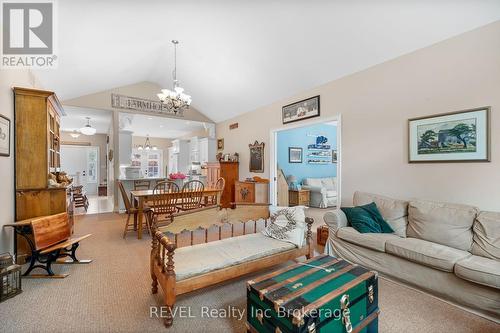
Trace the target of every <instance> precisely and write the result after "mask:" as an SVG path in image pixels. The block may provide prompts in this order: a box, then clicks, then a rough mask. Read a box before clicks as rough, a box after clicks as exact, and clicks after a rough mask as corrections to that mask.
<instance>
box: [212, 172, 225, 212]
mask: <svg viewBox="0 0 500 333" xmlns="http://www.w3.org/2000/svg"><path fill="white" fill-rule="evenodd" d="M225 187H226V180H225V179H224V178H222V177H220V178H219V179H217V182H216V183H215V188H216V189H218V190H220V191H219V193H217V196H216V197H215V200H216V201H215V202H216V204H217V206H220V198H221V197H222V193H224V188H225Z"/></svg>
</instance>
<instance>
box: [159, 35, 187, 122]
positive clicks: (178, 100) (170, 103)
mask: <svg viewBox="0 0 500 333" xmlns="http://www.w3.org/2000/svg"><path fill="white" fill-rule="evenodd" d="M172 44H174V71H173V72H172V76H173V79H174V85H173V86H174V90H173V91H172V90H169V89H162V90H161V93H160V94H157V96H158V98H159V99H160V101H161V102H162V103H163V104H166V105H167V107H168V108H169V109H170V110H172V111H174V113H177V112H179V111H181V110H184V109H188V108H189V105H190V104H191V96H189V95H187V94H185V93H184V88H182V87H180V86H179V81H178V80H177V44H179V41H178V40H173V41H172Z"/></svg>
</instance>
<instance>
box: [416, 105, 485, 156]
mask: <svg viewBox="0 0 500 333" xmlns="http://www.w3.org/2000/svg"><path fill="white" fill-rule="evenodd" d="M490 109H491V108H490V107H489V106H485V107H479V108H474V109H468V110H462V111H455V112H449V113H441V114H436V115H431V116H425V117H419V118H412V119H409V120H408V163H444V162H455V163H458V162H489V161H490Z"/></svg>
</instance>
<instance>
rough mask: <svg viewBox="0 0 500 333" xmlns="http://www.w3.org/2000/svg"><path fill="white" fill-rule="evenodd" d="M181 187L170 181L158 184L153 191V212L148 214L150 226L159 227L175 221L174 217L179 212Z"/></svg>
mask: <svg viewBox="0 0 500 333" xmlns="http://www.w3.org/2000/svg"><path fill="white" fill-rule="evenodd" d="M179 193H180V192H179V186H177V184H176V183H174V182H170V181H162V182H158V184H156V186H155V187H154V189H153V199H152V200H151V202H150V204H152V206H151V210H150V212H149V214H148V219H149V220H150V222H149V223H150V225H151V226H155V228H156V227H158V225H159V224H160V223H161V222H163V221H165V222H167V223H166V224H170V223H172V221H173V219H174V218H173V215H174V213H176V212H177V200H178V198H179Z"/></svg>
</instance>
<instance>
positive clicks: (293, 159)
mask: <svg viewBox="0 0 500 333" xmlns="http://www.w3.org/2000/svg"><path fill="white" fill-rule="evenodd" d="M288 163H302V148H300V147H288Z"/></svg>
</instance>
